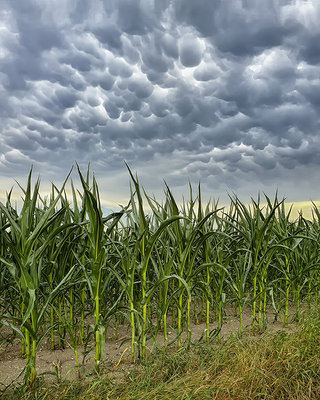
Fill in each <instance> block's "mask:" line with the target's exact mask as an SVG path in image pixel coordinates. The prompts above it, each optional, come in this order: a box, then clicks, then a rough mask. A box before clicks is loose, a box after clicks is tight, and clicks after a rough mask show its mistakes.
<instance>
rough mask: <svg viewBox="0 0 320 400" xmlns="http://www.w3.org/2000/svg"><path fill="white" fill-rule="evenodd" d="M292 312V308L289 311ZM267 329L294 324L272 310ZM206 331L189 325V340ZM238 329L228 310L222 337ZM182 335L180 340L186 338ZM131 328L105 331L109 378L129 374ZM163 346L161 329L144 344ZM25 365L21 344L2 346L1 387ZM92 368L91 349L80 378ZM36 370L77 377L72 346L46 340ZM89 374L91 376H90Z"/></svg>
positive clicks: (247, 320)
mask: <svg viewBox="0 0 320 400" xmlns="http://www.w3.org/2000/svg"><path fill="white" fill-rule="evenodd" d="M291 315H293V310H292V312H291ZM268 321H269V323H268V328H267V331H268V332H270V331H277V330H285V331H293V330H294V329H295V328H296V324H295V323H294V322H291V323H289V324H288V326H286V327H284V325H283V323H282V322H281V321H280V320H278V321H274V316H273V314H272V312H270V313H269V314H268ZM250 324H251V314H250V310H245V312H244V316H243V326H244V329H247V330H249V329H250ZM216 326H217V324H216V323H213V324H211V326H210V329H215V328H216ZM204 330H205V324H204V323H201V324H194V323H193V324H192V326H191V331H192V341H193V342H195V341H199V339H201V336H202V335H203V333H204ZM237 332H239V318H238V317H235V316H234V310H233V309H231V308H230V309H227V310H226V315H225V317H224V321H223V326H222V330H221V338H222V340H224V339H226V338H228V337H229V335H230V334H233V333H237ZM185 336H186V335H185V334H184V335H183V336H182V339H183V340H184V339H185ZM174 337H175V332H174V331H173V330H169V341H170V339H171V340H173V339H174ZM125 339H130V328H129V327H128V326H127V325H126V326H120V327H119V328H118V336H117V338H115V331H114V328H109V329H108V331H107V340H106V346H105V354H104V362H103V366H104V367H105V368H103V371H106V373H107V374H108V376H109V377H110V378H117V377H119V378H120V377H122V376H123V374H125V373H128V371H129V370H130V368H132V366H133V365H132V363H131V362H130V341H129V340H128V341H126V340H125ZM162 345H163V335H162V333H161V332H160V333H159V336H158V338H157V340H156V342H155V341H154V340H152V339H150V340H149V341H148V343H147V346H148V352H149V353H150V352H151V351H153V349H154V347H155V346H158V347H161V346H162ZM171 347H172V348H176V347H177V344H176V343H173V344H172V345H171ZM82 352H83V347H81V346H79V348H78V354H79V361H80V364H82V361H83V355H82ZM24 367H25V358H24V357H22V356H21V344H20V342H19V341H18V340H16V341H15V342H14V343H12V344H6V345H2V346H1V347H0V390H2V389H4V388H5V387H6V386H7V385H9V384H10V383H12V382H15V383H18V382H22V381H23V369H24ZM93 370H94V352H93V351H91V352H90V353H89V354H88V355H87V356H86V357H85V361H84V371H85V374H82V379H83V378H84V376H85V375H86V374H88V375H89V376H90V373H91V374H92V373H93ZM37 373H38V375H41V374H44V375H43V376H45V379H46V380H52V381H57V379H58V378H62V379H63V378H67V379H78V369H77V366H76V359H75V355H74V352H73V349H72V348H68V347H67V348H65V349H63V350H62V349H59V350H51V349H50V346H49V343H48V341H47V342H45V341H43V343H42V344H41V347H40V348H39V350H38V353H37ZM91 376H92V375H91Z"/></svg>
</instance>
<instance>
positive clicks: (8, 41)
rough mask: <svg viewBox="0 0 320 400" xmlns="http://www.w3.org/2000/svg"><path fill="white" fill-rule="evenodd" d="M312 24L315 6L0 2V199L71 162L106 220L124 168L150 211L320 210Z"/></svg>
mask: <svg viewBox="0 0 320 400" xmlns="http://www.w3.org/2000/svg"><path fill="white" fill-rule="evenodd" d="M319 21H320V1H319V0H290V1H289V0H197V1H195V0H174V1H173V0H90V1H83V0H28V1H21V0H0V197H1V196H2V197H5V191H6V190H9V189H10V188H11V187H12V185H15V188H17V185H16V184H15V180H17V181H18V182H21V183H22V184H23V182H25V179H26V176H27V174H28V172H29V170H30V167H31V165H33V170H34V176H37V175H38V174H40V177H41V182H42V187H43V188H44V190H45V189H46V188H48V187H49V183H50V182H51V181H53V182H54V183H56V184H59V183H62V182H63V180H64V178H65V177H66V176H67V174H68V172H69V170H70V168H71V167H72V166H73V165H75V161H77V162H78V163H79V165H80V166H81V168H82V170H83V171H84V172H85V171H86V168H87V166H88V163H90V164H91V169H92V170H93V171H94V172H95V175H96V178H97V180H98V183H99V187H100V191H101V193H102V198H103V201H104V203H105V205H106V206H108V207H111V208H112V207H114V206H115V205H116V204H119V203H121V204H124V203H125V202H126V199H127V198H128V193H129V190H128V188H129V185H128V182H129V174H128V171H127V169H126V166H125V163H124V161H126V162H127V163H128V165H129V166H130V168H131V169H132V170H133V171H134V172H137V174H138V176H139V180H140V182H141V183H142V185H143V186H144V187H145V189H146V191H147V192H148V193H150V194H153V193H154V194H155V196H156V197H159V198H161V196H162V195H163V189H164V184H163V180H165V181H166V182H167V183H168V185H169V186H170V187H171V189H172V190H173V192H174V193H175V194H176V195H177V196H182V194H184V195H185V196H188V181H190V182H191V183H192V184H194V185H197V183H198V181H200V182H201V186H202V192H203V197H205V198H207V199H208V198H214V199H218V198H219V199H221V201H222V202H223V201H225V200H226V199H227V197H228V193H229V194H230V193H236V194H237V195H238V196H239V197H240V198H241V199H242V200H243V201H248V200H249V198H250V196H253V197H256V195H257V193H258V192H259V191H260V192H265V193H267V194H268V195H271V196H272V195H273V194H274V193H275V191H276V190H278V191H279V193H280V195H283V196H286V198H287V199H288V201H295V202H300V201H309V200H310V199H312V200H319V199H320V185H319V176H320V174H319V171H320V169H319V166H320V131H319V127H320V123H319V110H320V24H319ZM72 176H73V178H74V179H75V180H76V179H77V174H76V170H74V172H73V173H72Z"/></svg>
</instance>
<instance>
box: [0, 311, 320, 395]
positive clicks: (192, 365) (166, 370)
mask: <svg viewBox="0 0 320 400" xmlns="http://www.w3.org/2000/svg"><path fill="white" fill-rule="evenodd" d="M319 330H320V313H319V309H314V310H313V311H312V312H309V313H306V314H305V315H304V316H302V319H301V322H300V324H299V329H298V330H297V331H296V332H294V333H290V334H289V333H286V332H285V331H278V332H276V333H272V334H271V333H264V334H262V335H259V334H256V335H253V334H252V333H251V332H244V333H243V334H242V335H233V336H231V337H230V338H229V339H228V340H226V341H224V342H223V343H222V344H219V345H218V344H215V343H213V344H199V345H193V346H191V349H189V350H188V351H187V350H186V349H184V348H182V349H181V350H180V351H179V352H175V353H165V352H163V351H159V352H158V353H156V354H154V355H153V357H152V359H150V360H148V361H146V362H144V363H141V364H140V365H135V366H134V367H133V368H132V369H131V370H130V372H128V373H127V374H126V375H127V376H126V377H125V378H122V379H120V380H119V379H114V380H113V381H112V380H111V379H110V378H108V375H101V376H100V378H97V379H95V380H94V381H89V380H87V381H83V382H79V381H73V382H68V381H64V382H62V383H60V384H51V385H50V386H49V385H48V383H44V382H42V383H41V381H40V383H38V386H37V387H36V388H35V389H33V390H32V391H26V389H25V388H23V387H20V388H16V389H11V391H7V392H5V393H3V396H4V398H5V399H6V400H14V399H22V398H23V399H26V400H36V399H37V400H40V399H41V400H44V399H46V400H47V399H48V400H49V399H52V400H53V399H54V400H58V399H59V400H67V399H68V400H72V399H82V400H89V399H90V400H91V399H97V400H98V399H99V400H102V399H104V400H120V399H122V400H133V399H135V400H151V399H152V400H160V399H161V400H167V399H168V400H169V399H170V400H178V399H179V400H182V399H193V400H197V399H199V400H200V399H201V400H207V399H208V400H209V399H216V400H227V399H232V400H244V399H245V400H253V399H268V400H272V399H277V400H281V399H283V400H284V399H286V400H287V399H290V400H303V399H319V398H320V358H319V354H320V336H319ZM124 368H126V366H125V365H124Z"/></svg>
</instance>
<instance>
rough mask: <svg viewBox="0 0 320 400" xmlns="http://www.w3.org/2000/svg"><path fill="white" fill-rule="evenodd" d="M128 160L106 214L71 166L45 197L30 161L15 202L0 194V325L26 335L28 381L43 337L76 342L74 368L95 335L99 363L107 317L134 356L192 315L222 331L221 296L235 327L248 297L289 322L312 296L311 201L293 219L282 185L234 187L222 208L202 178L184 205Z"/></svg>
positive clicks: (215, 332)
mask: <svg viewBox="0 0 320 400" xmlns="http://www.w3.org/2000/svg"><path fill="white" fill-rule="evenodd" d="M128 171H129V176H130V179H131V185H130V199H129V202H128V204H127V205H126V206H124V207H123V208H122V210H121V211H119V212H115V213H111V214H109V215H107V216H104V215H103V212H102V206H101V199H100V195H99V188H98V184H97V182H96V180H95V177H94V175H91V174H90V171H89V169H88V171H87V173H86V174H84V175H83V174H82V172H81V171H80V169H79V167H78V174H79V177H80V182H81V188H75V187H74V184H73V182H72V180H71V179H70V177H69V176H68V177H67V179H66V181H65V183H64V184H63V185H62V187H61V188H57V187H56V186H55V185H54V184H52V191H51V195H50V198H42V196H41V194H40V181H39V179H38V180H36V182H35V184H34V185H33V184H32V182H31V177H32V171H31V172H30V174H29V177H28V181H27V184H26V187H25V188H23V187H20V189H21V190H22V197H23V205H22V207H21V209H19V210H18V209H17V208H16V207H15V206H14V205H13V201H12V199H11V197H12V193H11V192H9V193H8V194H7V199H6V201H5V204H3V203H0V324H1V326H2V328H1V329H2V330H6V331H8V330H9V331H10V332H12V334H14V335H15V336H16V338H18V339H19V341H20V342H21V352H22V354H23V355H25V359H26V369H25V383H26V384H27V385H33V384H34V382H35V379H36V359H37V351H38V349H39V346H40V344H41V343H42V341H43V340H44V339H45V340H46V341H48V342H49V343H50V346H51V348H52V349H57V348H63V347H64V346H66V343H68V344H69V345H71V346H72V348H73V350H74V354H75V359H76V361H77V364H78V367H79V368H80V365H79V354H78V348H79V347H80V346H86V348H87V347H88V346H89V347H90V346H92V347H93V348H94V350H95V369H96V371H99V368H100V364H101V361H102V357H103V354H104V348H105V344H106V330H107V327H108V326H115V327H116V326H118V325H119V324H124V325H127V326H128V327H129V332H130V333H129V335H130V351H131V358H132V361H136V360H138V359H144V358H145V357H146V356H147V351H146V349H147V344H148V342H149V341H154V340H156V338H157V337H158V336H161V337H163V340H164V347H165V349H167V348H168V346H169V345H171V346H176V347H177V348H180V347H181V346H189V345H190V343H191V341H192V331H191V328H190V325H191V323H192V322H198V321H200V320H201V321H203V322H205V330H204V334H203V340H204V341H210V340H211V339H212V337H213V336H216V337H217V338H219V335H220V330H221V326H222V324H223V316H224V310H225V307H226V305H232V307H234V310H235V312H236V314H237V316H238V318H239V332H240V333H241V332H242V330H243V329H244V326H243V311H244V308H246V309H250V310H251V311H250V312H251V316H252V329H254V330H263V329H265V328H266V327H267V323H268V320H267V310H268V309H270V308H271V309H272V310H273V312H274V315H275V316H278V315H279V317H281V318H282V319H283V322H284V324H287V323H288V318H289V311H288V310H289V307H295V313H296V316H297V317H299V312H300V308H301V304H302V303H303V304H309V305H310V303H311V302H314V301H318V292H319V282H320V280H319V274H318V271H319V264H320V253H319V243H320V240H319V239H320V238H319V235H320V211H319V210H318V209H317V207H316V206H315V205H313V212H312V216H313V217H312V218H311V220H307V219H305V218H304V217H303V215H302V214H300V215H299V217H297V218H296V219H293V218H292V217H291V210H290V209H289V210H288V211H286V207H285V201H284V200H279V199H278V198H277V195H275V198H274V199H270V198H269V197H267V196H264V197H263V198H262V199H260V197H258V198H257V199H256V200H254V199H252V200H251V203H250V204H249V205H245V204H244V203H243V202H241V201H240V200H239V198H238V197H237V196H235V195H234V196H231V197H230V204H229V206H228V207H220V206H219V205H218V203H215V202H209V203H207V204H203V202H202V199H201V187H200V185H199V186H198V188H197V189H196V190H195V192H193V190H192V188H191V186H190V193H189V198H188V199H187V200H185V199H184V200H183V202H182V204H179V203H178V202H177V201H176V200H175V198H174V196H173V194H172V192H171V190H170V188H169V187H168V186H167V185H166V184H165V186H164V200H163V201H162V202H158V201H157V200H156V199H155V198H154V197H152V196H149V195H148V194H147V193H146V192H145V190H144V189H143V188H142V187H141V185H140V183H139V181H138V178H137V177H136V176H135V175H134V174H133V173H132V172H131V170H130V169H129V167H128ZM67 185H69V186H68V187H71V190H70V191H68V193H69V192H70V193H71V194H70V195H67V190H66V186H67ZM146 210H148V212H147V211H146ZM1 329H0V332H1ZM169 329H170V331H173V332H175V337H174V339H173V340H172V339H170V341H169V339H168V330H169ZM2 339H3V337H2Z"/></svg>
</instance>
